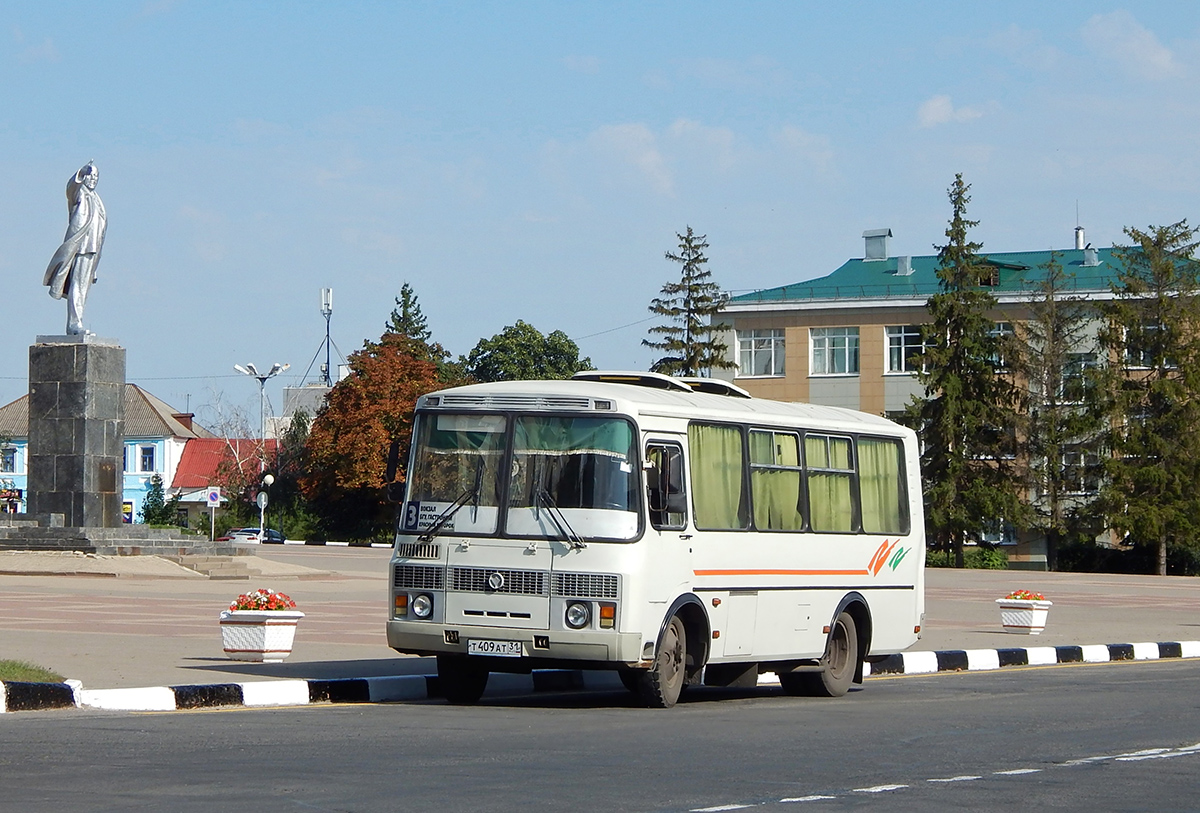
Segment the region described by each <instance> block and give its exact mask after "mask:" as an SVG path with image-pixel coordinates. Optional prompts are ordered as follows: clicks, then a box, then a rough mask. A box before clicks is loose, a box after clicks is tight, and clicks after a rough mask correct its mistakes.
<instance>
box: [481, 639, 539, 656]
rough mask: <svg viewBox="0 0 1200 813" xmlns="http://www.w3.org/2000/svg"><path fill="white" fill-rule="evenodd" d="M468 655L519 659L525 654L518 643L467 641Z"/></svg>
mask: <svg viewBox="0 0 1200 813" xmlns="http://www.w3.org/2000/svg"><path fill="white" fill-rule="evenodd" d="M467 654H468V655H491V656H493V657H498V658H519V657H521V656H522V655H524V654H525V648H524V647H523V646H521V642H520V641H474V640H469V641H467Z"/></svg>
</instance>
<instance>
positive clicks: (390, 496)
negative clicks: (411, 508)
mask: <svg viewBox="0 0 1200 813" xmlns="http://www.w3.org/2000/svg"><path fill="white" fill-rule="evenodd" d="M385 492H386V495H387V501H388V502H394V503H402V502H404V483H396V482H391V483H388V484H387V486H386V488H385Z"/></svg>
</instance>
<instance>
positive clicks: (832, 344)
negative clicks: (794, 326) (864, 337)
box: [809, 327, 858, 375]
mask: <svg viewBox="0 0 1200 813" xmlns="http://www.w3.org/2000/svg"><path fill="white" fill-rule="evenodd" d="M809 336H810V338H811V339H812V367H811V368H810V369H811V370H812V374H813V375H857V374H858V328H856V327H814V328H812V329H811V330H810V331H809Z"/></svg>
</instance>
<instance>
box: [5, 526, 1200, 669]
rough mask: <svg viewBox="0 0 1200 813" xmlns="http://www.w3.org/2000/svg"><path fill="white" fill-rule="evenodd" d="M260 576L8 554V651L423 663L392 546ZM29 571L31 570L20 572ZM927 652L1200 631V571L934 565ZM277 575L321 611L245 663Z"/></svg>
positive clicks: (78, 661)
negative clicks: (1012, 608) (251, 610)
mask: <svg viewBox="0 0 1200 813" xmlns="http://www.w3.org/2000/svg"><path fill="white" fill-rule="evenodd" d="M252 549H253V551H254V553H255V554H256V555H254V556H250V557H243V560H244V561H246V562H247V563H248V564H250V565H251V566H252V567H254V568H256V569H258V570H260V571H261V572H262V573H263V576H262V577H261V578H255V579H252V580H250V581H221V580H210V579H208V578H205V577H203V576H200V575H198V574H196V573H194V572H192V571H189V570H187V569H186V568H183V567H180V566H179V565H176V564H174V563H171V562H167V561H165V560H161V559H157V558H155V557H84V556H80V555H70V554H32V553H11V552H0V658H5V659H17V660H27V661H30V662H33V663H36V664H38V665H41V666H44V667H47V668H50V669H53V670H55V671H57V672H59V673H61V674H63V675H65V676H66V677H67V678H71V679H75V680H79V681H80V682H82V684H83V686H84V688H85V689H117V688H133V687H147V686H180V685H197V684H218V683H234V682H236V683H244V682H252V681H259V680H273V679H280V678H293V679H299V680H334V679H341V678H359V677H379V676H395V675H423V674H431V673H433V671H434V666H433V664H432V663H431V662H430V661H429V660H428V659H421V658H413V657H406V656H402V655H399V654H397V653H395V652H393V651H392V650H391V649H389V648H388V646H387V642H386V639H385V636H384V622H385V620H386V617H387V598H388V591H387V584H388V583H387V578H388V574H387V562H388V557H389V556H390V551H389V550H387V549H371V548H330V547H315V548H314V547H307V548H299V547H297V548H286V549H281V548H276V547H273V546H272V547H263V548H258V547H257V546H254V547H253V548H252ZM18 574H21V575H18ZM926 579H927V589H926V620H925V628H924V631H923V633H922V637H921V640H920V641H919V642H918V643H917V645H916V646H915V647H913V650H914V651H941V650H963V649H966V650H976V649H998V648H1006V647H1030V646H1037V647H1053V646H1084V645H1094V644H1118V643H1142V642H1163V641H1195V640H1200V579H1195V578H1185V577H1171V576H1168V577H1157V576H1118V575H1108V574H1081V573H1030V572H1014V571H980V570H966V571H955V570H929V571H927V575H926ZM258 587H272V588H274V589H277V590H281V591H283V592H286V593H288V594H289V595H291V596H292V598H294V599H295V600H296V602H297V603H298V605H299V608H300V609H301V610H302V611H304V612H305V613H306V614H307V615H306V617H305V618H304V619H303V620H302V621H301V622H300V628H299V632H298V634H297V637H296V644H295V649H294V650H293V653H292V655H291V657H289V658H288V660H287V661H285V662H284V663H279V664H252V663H241V662H236V661H231V660H229V659H227V658H226V657H225V655H224V653H223V652H222V650H221V640H220V633H219V630H218V626H217V616H218V614H219V613H220V611H221V610H222V609H224V608H225V607H226V606H228V604H229V602H230V601H232V600H233V599H234V598H235V597H236V596H237V595H238V594H239V593H242V592H246V591H247V590H250V589H254V588H258ZM1019 588H1024V589H1029V590H1035V591H1039V592H1042V593H1044V594H1046V596H1047V598H1049V599H1050V600H1051V601H1053V602H1054V607H1053V608H1052V609H1051V611H1050V619H1049V624H1048V625H1047V628H1046V631H1045V632H1044V633H1043V634H1041V635H1038V636H1022V635H1012V634H1008V633H1005V632H1004V631H1003V630H1002V628H1001V627H1000V623H999V610H998V609H997V607H996V604H995V599H997V598H999V597H1001V596H1004V595H1006V594H1007V593H1008V592H1010V591H1011V590H1015V589H1019Z"/></svg>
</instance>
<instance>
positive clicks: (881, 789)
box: [850, 785, 908, 793]
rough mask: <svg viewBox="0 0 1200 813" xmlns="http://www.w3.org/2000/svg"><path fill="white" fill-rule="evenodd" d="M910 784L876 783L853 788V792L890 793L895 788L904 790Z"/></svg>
mask: <svg viewBox="0 0 1200 813" xmlns="http://www.w3.org/2000/svg"><path fill="white" fill-rule="evenodd" d="M907 787H908V785H875V786H874V787H870V788H852V789H851V791H850V792H851V793H888V792H889V791H893V790H904V788H907Z"/></svg>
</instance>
